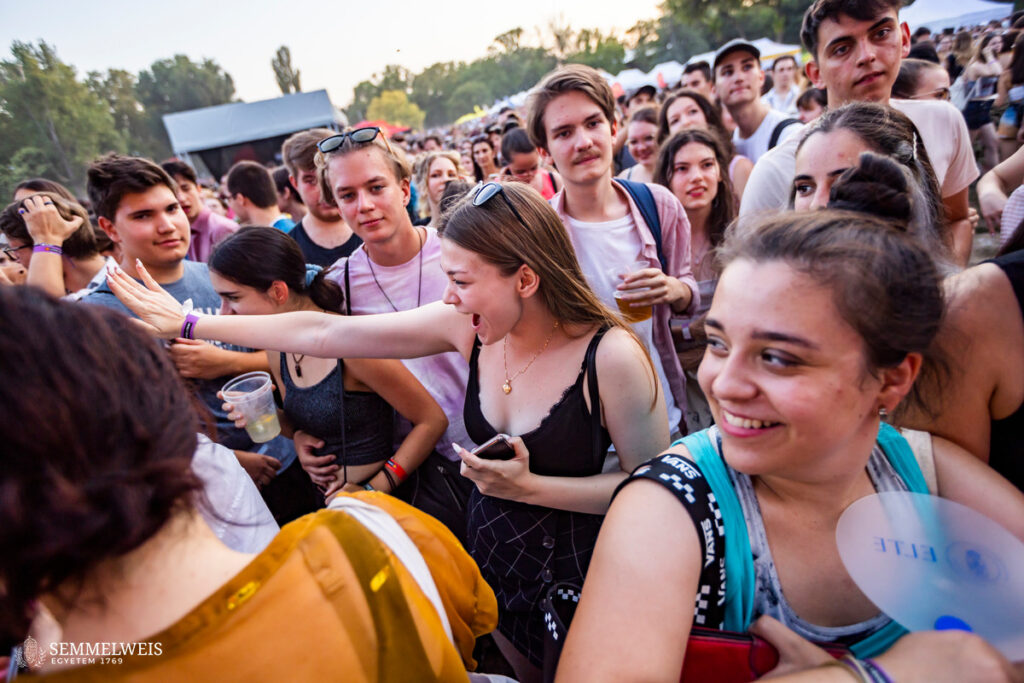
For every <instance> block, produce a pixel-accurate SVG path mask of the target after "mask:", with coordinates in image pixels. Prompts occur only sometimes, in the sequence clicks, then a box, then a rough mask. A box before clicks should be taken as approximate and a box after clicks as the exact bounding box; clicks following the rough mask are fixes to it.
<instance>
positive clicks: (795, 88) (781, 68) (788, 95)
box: [761, 55, 800, 116]
mask: <svg viewBox="0 0 1024 683" xmlns="http://www.w3.org/2000/svg"><path fill="white" fill-rule="evenodd" d="M796 68H797V67H796V57H794V56H793V55H783V56H781V57H778V58H777V59H776V60H775V62H774V63H773V64H772V79H774V82H775V84H774V86H773V87H772V89H771V90H769V91H768V93H767V94H766V95H765V96H764V97H762V98H761V101H762V102H764V103H765V104H767V105H768V106H769V107H771V108H772V109H774V110H775V111H781V112H782V113H784V114H789V115H790V116H796V115H797V113H798V112H797V109H796V98H798V97H800V86H799V85H797V84H796Z"/></svg>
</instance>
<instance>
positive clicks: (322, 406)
mask: <svg viewBox="0 0 1024 683" xmlns="http://www.w3.org/2000/svg"><path fill="white" fill-rule="evenodd" d="M344 380H345V377H344V365H343V364H342V362H341V361H340V360H339V361H338V363H337V365H335V367H334V369H332V370H331V372H330V373H329V374H328V375H327V376H326V377H324V378H323V379H322V380H320V381H319V382H317V383H316V384H314V385H313V386H311V387H300V386H296V385H295V383H294V382H293V381H292V376H291V373H290V372H289V371H288V361H287V359H286V357H285V354H283V353H282V354H281V382H282V383H283V384H284V390H285V394H284V413H285V415H287V416H288V420H289V422H291V423H292V426H294V427H295V429H297V430H298V429H301V430H302V431H304V432H306V433H307V434H312V435H313V436H315V437H317V438H319V439H323V442H324V445H323V447H322V448H318V449H317V450H316V451H315V452H316V454H317V455H326V454H328V453H333V454H335V455H337V456H338V459H337V463H338V464H339V465H342V466H346V465H369V464H371V463H375V462H381V461H382V460H387V459H388V458H390V457H391V456H392V454H393V453H394V450H393V448H392V434H393V432H394V420H395V410H394V408H392V407H391V405H390V404H389V403H388V402H387V401H385V400H384V399H383V398H381V397H380V396H379V395H378V394H375V393H373V392H370V391H345V390H344V386H345V384H344Z"/></svg>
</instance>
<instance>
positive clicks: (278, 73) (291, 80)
mask: <svg viewBox="0 0 1024 683" xmlns="http://www.w3.org/2000/svg"><path fill="white" fill-rule="evenodd" d="M270 67H271V68H272V69H273V70H274V78H275V79H276V80H277V87H279V88H280V89H281V94H282V95H288V94H290V93H293V92H302V85H301V83H300V81H299V71H298V70H297V69H295V68H293V67H292V51H291V50H289V49H288V46H287V45H282V46H281V47H279V48H277V54H275V55H274V58H273V59H271V60H270Z"/></svg>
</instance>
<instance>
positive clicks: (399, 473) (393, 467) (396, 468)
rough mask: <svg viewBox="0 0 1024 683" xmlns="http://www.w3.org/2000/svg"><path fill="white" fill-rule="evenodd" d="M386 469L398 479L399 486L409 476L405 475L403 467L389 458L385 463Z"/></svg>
mask: <svg viewBox="0 0 1024 683" xmlns="http://www.w3.org/2000/svg"><path fill="white" fill-rule="evenodd" d="M384 469H386V470H388V471H389V472H391V473H392V474H394V475H395V476H396V477H398V483H399V484H401V483H402V482H403V481H405V478H406V477H408V476H409V475H408V474H406V473H405V470H404V469H402V466H401V465H399V464H398V463H397V462H395V461H394V459H393V458H388V461H387V462H386V463H384Z"/></svg>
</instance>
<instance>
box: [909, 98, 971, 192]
mask: <svg viewBox="0 0 1024 683" xmlns="http://www.w3.org/2000/svg"><path fill="white" fill-rule="evenodd" d="M889 105H890V106H891V107H892V108H893V109H896V110H897V111H901V112H903V113H904V114H906V115H907V118H909V119H910V120H911V121H913V122H914V125H915V126H917V130H918V131H919V132H920V133H921V140H922V141H923V142H924V148H925V149H926V150H928V159H929V160H931V162H932V168H933V169H935V177H936V178H937V179H938V181H939V189H940V190H941V194H942V196H943V197H952V196H953V195H955V194H957V193H958V192H961V191H963V190H964V189H965V188H967V186H969V185H970V184H971V183H973V182H974V181H975V180H977V179H978V176H979V175H980V173H979V171H978V164H977V163H976V162H975V161H974V148H973V146H972V145H971V134H970V132H969V131H968V130H967V123H966V122H965V121H964V117H963V114H961V113H960V111H959V110H958V109H957V108H956V107H954V106H953V105H952V104H950V103H949V102H941V101H938V100H891V101H890V102H889Z"/></svg>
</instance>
